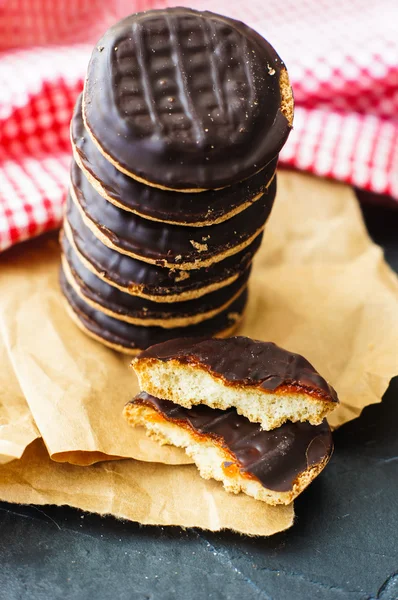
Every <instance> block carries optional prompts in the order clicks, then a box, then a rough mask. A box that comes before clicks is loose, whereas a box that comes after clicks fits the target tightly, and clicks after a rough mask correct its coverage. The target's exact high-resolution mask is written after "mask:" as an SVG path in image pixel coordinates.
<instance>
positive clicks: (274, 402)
mask: <svg viewBox="0 0 398 600" xmlns="http://www.w3.org/2000/svg"><path fill="white" fill-rule="evenodd" d="M132 367H133V368H134V370H135V372H136V374H137V376H138V380H139V384H140V389H141V390H143V391H145V392H147V393H148V394H150V395H152V396H154V397H156V398H161V399H164V400H170V401H171V402H173V403H174V404H178V405H180V406H182V407H185V408H188V409H190V408H192V406H195V405H199V404H205V405H206V406H208V407H210V408H213V409H220V410H228V409H230V408H231V407H234V408H235V409H236V411H237V413H238V414H239V415H243V416H244V417H246V418H247V419H248V420H249V421H251V422H253V423H259V424H260V425H261V428H262V429H264V430H266V431H270V430H272V429H276V428H277V427H280V426H281V425H283V424H284V423H286V422H288V421H290V422H293V423H296V422H308V423H309V424H311V425H320V424H321V423H322V422H323V420H324V419H325V417H326V416H327V415H328V414H329V413H330V412H331V411H332V410H333V409H334V408H336V406H337V404H338V397H337V394H336V392H335V390H334V389H333V388H332V387H331V386H330V385H329V384H328V382H327V381H326V380H325V379H324V378H323V377H321V375H320V374H319V373H318V372H317V371H316V369H315V368H314V367H313V366H312V365H311V364H310V363H309V362H308V361H307V360H306V359H305V358H304V357H303V356H301V355H300V354H294V353H293V352H289V351H287V350H284V349H283V348H280V347H279V346H277V345H276V344H274V343H272V342H263V341H259V340H253V339H250V338H247V337H243V336H236V337H230V338H227V339H215V338H212V339H203V338H202V339H200V338H199V339H198V338H196V339H192V338H182V339H181V338H180V339H174V340H170V341H167V342H164V343H161V344H157V345H155V346H151V347H150V348H148V349H147V350H144V352H142V353H141V354H140V355H139V356H138V357H137V358H135V359H134V360H133V362H132Z"/></svg>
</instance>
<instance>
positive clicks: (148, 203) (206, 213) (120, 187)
mask: <svg viewBox="0 0 398 600" xmlns="http://www.w3.org/2000/svg"><path fill="white" fill-rule="evenodd" d="M81 113H82V94H81V95H80V96H79V98H78V100H77V102H76V106H75V111H74V115H73V119H72V122H71V138H72V143H73V145H74V149H75V152H77V154H78V156H79V160H80V162H81V164H82V165H83V167H84V169H85V170H86V171H87V172H88V173H89V175H90V176H91V177H93V178H94V179H95V180H96V181H97V182H98V183H99V184H100V185H101V187H102V188H103V189H104V190H105V194H106V195H107V196H109V197H110V198H111V199H113V200H114V201H115V202H116V203H118V204H121V205H122V206H124V207H126V209H129V210H131V211H133V212H136V213H137V214H139V215H141V216H143V217H149V218H152V219H156V220H159V221H163V222H170V223H182V224H184V223H197V222H199V223H201V222H211V221H215V220H216V219H218V218H220V217H222V216H223V215H225V214H228V213H229V212H231V211H233V210H234V209H236V208H237V207H239V206H240V205H242V204H243V203H245V202H248V201H251V200H252V199H254V198H255V197H256V196H258V194H262V193H270V192H268V191H267V185H268V184H269V182H270V180H271V179H272V177H273V176H274V172H275V169H276V164H277V160H276V159H275V160H273V161H271V163H270V164H269V165H267V167H266V168H265V169H263V170H262V171H260V172H259V173H257V174H256V175H254V176H253V177H251V178H250V179H246V180H245V181H242V182H241V183H238V184H236V185H234V186H230V187H227V188H223V189H221V190H209V191H207V192H202V193H200V194H197V193H192V194H189V193H187V194H176V193H175V192H171V191H167V190H161V189H159V188H155V187H151V186H148V185H144V184H143V183H140V182H139V181H137V180H136V179H132V178H131V177H128V176H127V175H125V174H124V173H122V172H121V171H119V170H118V169H116V167H114V166H113V165H112V163H110V162H109V161H108V160H106V158H105V157H104V156H103V154H101V152H100V151H99V150H98V148H97V147H96V145H95V144H94V142H93V141H92V139H91V137H90V136H89V134H88V133H87V131H86V129H85V127H84V123H83V119H82V114H81Z"/></svg>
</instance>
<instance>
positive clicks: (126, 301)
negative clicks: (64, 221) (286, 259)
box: [61, 236, 250, 319]
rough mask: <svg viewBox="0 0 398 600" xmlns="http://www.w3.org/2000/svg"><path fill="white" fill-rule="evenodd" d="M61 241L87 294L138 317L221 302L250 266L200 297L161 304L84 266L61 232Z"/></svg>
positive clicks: (186, 312)
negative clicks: (126, 290)
mask: <svg viewBox="0 0 398 600" xmlns="http://www.w3.org/2000/svg"><path fill="white" fill-rule="evenodd" d="M61 244H62V249H63V252H64V256H65V258H66V260H67V262H68V265H69V268H70V270H71V272H72V275H73V278H74V280H75V281H76V283H77V285H78V286H79V288H80V290H81V291H82V293H83V294H84V296H85V297H86V298H88V299H89V300H92V301H93V302H95V303H97V304H99V305H100V306H103V307H104V308H107V309H108V310H111V311H112V312H114V313H116V314H120V315H127V316H130V317H134V318H139V319H168V318H169V319H170V318H174V317H180V318H182V317H189V316H192V315H197V314H200V313H205V312H208V311H210V310H213V309H215V308H217V307H220V306H223V305H224V304H225V303H226V302H228V300H229V299H230V298H232V297H233V296H234V295H235V294H237V293H238V292H239V291H240V290H242V288H243V286H245V285H246V283H247V280H248V278H249V274H250V267H249V268H248V269H247V270H246V272H245V273H244V274H243V275H241V276H240V277H239V278H238V279H237V280H236V281H235V282H234V283H232V284H231V285H228V286H226V287H223V288H221V289H220V290H217V291H215V292H212V293H210V294H207V295H206V296H203V298H198V299H197V300H188V301H185V302H174V303H166V304H162V303H161V302H152V301H150V300H147V299H145V298H141V297H139V296H133V295H132V294H126V293H125V292H122V291H120V290H119V289H118V288H115V287H113V286H111V285H109V284H108V283H106V282H105V281H103V280H102V279H100V278H99V277H97V276H96V275H94V273H92V272H91V271H89V270H88V269H86V267H85V266H84V265H83V264H82V263H81V261H80V260H79V258H78V257H77V256H76V253H75V252H74V250H73V248H72V246H71V245H70V243H69V242H68V240H67V238H65V237H64V236H63V239H62V241H61Z"/></svg>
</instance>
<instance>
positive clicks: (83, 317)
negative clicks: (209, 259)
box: [60, 270, 247, 355]
mask: <svg viewBox="0 0 398 600" xmlns="http://www.w3.org/2000/svg"><path fill="white" fill-rule="evenodd" d="M60 284H61V289H62V292H63V294H64V296H65V299H66V308H67V311H68V313H69V315H70V317H71V318H72V320H73V321H74V322H75V323H76V325H77V326H78V327H79V328H80V329H81V330H82V331H84V332H85V333H86V334H87V335H89V336H90V337H92V338H93V339H95V340H97V341H99V342H101V343H102V344H104V345H105V346H108V347H109V348H112V349H114V350H117V351H119V352H123V353H125V354H132V355H135V354H137V353H139V352H141V351H142V350H143V349H145V348H147V347H148V346H150V345H152V344H156V343H161V342H163V341H165V340H170V339H172V338H174V337H181V336H182V335H186V336H191V337H198V336H202V335H220V336H223V335H230V332H231V331H234V330H235V329H236V328H237V326H238V325H239V322H240V320H241V317H242V314H243V311H244V308H245V305H246V301H247V290H244V291H243V292H242V293H241V294H240V296H239V297H238V298H237V300H235V302H233V303H232V304H231V306H230V307H229V308H228V309H226V310H225V311H223V312H222V313H220V314H219V315H217V316H215V317H213V318H212V319H209V320H208V321H204V322H203V323H200V324H198V325H192V326H189V327H176V328H175V329H164V328H163V327H142V326H139V325H132V324H131V323H125V322H124V321H120V320H118V319H114V318H112V317H110V316H108V315H106V314H105V313H103V312H101V311H99V310H96V309H94V308H92V307H91V306H90V305H88V304H87V303H86V302H85V301H84V300H82V299H81V298H80V296H78V295H77V294H76V292H75V291H74V290H73V288H72V287H71V286H70V285H69V283H68V282H67V280H66V278H65V276H64V274H63V272H62V270H61V272H60Z"/></svg>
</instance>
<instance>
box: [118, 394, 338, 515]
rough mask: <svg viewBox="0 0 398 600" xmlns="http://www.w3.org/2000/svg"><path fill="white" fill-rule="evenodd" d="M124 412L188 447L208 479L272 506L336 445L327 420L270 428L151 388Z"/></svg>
mask: <svg viewBox="0 0 398 600" xmlns="http://www.w3.org/2000/svg"><path fill="white" fill-rule="evenodd" d="M124 415H125V417H126V418H127V420H128V422H129V423H130V425H133V426H137V425H143V426H144V427H145V428H146V430H147V433H148V435H150V436H151V437H153V438H154V439H155V440H156V441H158V442H160V443H161V444H172V445H174V446H177V447H180V448H184V449H185V451H186V453H187V454H188V456H190V457H191V458H192V459H193V461H194V463H195V464H196V466H197V467H198V469H199V472H200V475H201V476H202V477H203V478H204V479H216V480H217V481H221V482H222V483H223V485H224V488H225V490H226V491H227V492H233V493H236V494H237V493H239V492H244V493H245V494H247V495H249V496H252V497H253V498H255V499H257V500H262V501H264V502H266V503H267V504H271V505H277V504H289V503H290V502H292V500H294V498H296V496H298V495H299V494H300V493H301V492H302V491H303V490H304V489H305V488H306V487H307V486H308V485H309V484H310V483H311V481H312V480H313V479H314V478H315V477H316V476H317V475H318V474H319V473H320V472H321V471H322V469H323V468H324V467H325V466H326V464H327V462H328V461H329V458H330V456H331V454H332V450H333V442H332V435H331V431H330V428H329V425H328V424H327V421H326V420H324V421H323V422H322V423H321V424H320V425H311V424H310V423H299V422H298V423H291V422H288V423H285V424H284V425H282V426H281V427H278V428H277V429H274V430H272V431H265V430H263V429H262V428H261V426H260V425H259V424H258V423H251V422H250V421H249V420H248V419H247V418H246V417H244V416H242V415H238V413H237V412H236V410H235V409H234V408H230V409H228V410H219V409H213V408H209V406H206V405H204V404H201V405H198V406H195V407H193V408H190V409H188V408H183V407H181V406H179V405H177V404H174V403H173V402H170V401H168V400H161V399H159V398H155V397H154V396H151V395H150V394H147V393H146V392H141V393H140V394H138V396H136V398H135V399H134V400H132V401H131V402H129V403H128V404H127V405H126V406H125V409H124Z"/></svg>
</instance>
